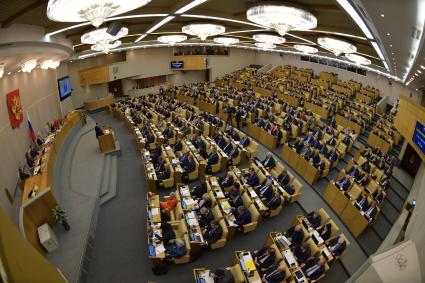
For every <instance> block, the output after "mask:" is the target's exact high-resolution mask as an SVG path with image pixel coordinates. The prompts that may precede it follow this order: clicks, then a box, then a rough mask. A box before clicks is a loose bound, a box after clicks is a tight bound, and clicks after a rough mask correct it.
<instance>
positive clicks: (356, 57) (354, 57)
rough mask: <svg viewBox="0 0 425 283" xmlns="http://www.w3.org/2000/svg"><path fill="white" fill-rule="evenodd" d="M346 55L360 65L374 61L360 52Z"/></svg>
mask: <svg viewBox="0 0 425 283" xmlns="http://www.w3.org/2000/svg"><path fill="white" fill-rule="evenodd" d="M345 57H346V58H347V59H348V60H350V61H351V62H354V63H356V64H359V65H370V64H372V61H370V60H369V59H367V58H366V57H363V56H360V55H358V54H350V53H349V54H345Z"/></svg>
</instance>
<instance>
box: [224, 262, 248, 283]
mask: <svg viewBox="0 0 425 283" xmlns="http://www.w3.org/2000/svg"><path fill="white" fill-rule="evenodd" d="M227 270H229V271H230V272H231V273H232V275H233V278H234V280H235V283H244V282H245V276H244V274H243V271H242V269H241V267H240V265H239V263H237V264H235V265H232V266H231V267H228V268H227Z"/></svg>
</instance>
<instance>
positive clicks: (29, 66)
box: [21, 59, 37, 73]
mask: <svg viewBox="0 0 425 283" xmlns="http://www.w3.org/2000/svg"><path fill="white" fill-rule="evenodd" d="M36 66H37V59H30V60H28V61H25V62H24V63H22V65H21V70H22V72H24V73H31V71H32V70H33V69H34V68H35V67H36Z"/></svg>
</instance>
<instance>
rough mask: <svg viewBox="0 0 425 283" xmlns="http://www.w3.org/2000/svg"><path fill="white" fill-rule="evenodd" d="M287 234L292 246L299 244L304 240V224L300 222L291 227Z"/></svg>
mask: <svg viewBox="0 0 425 283" xmlns="http://www.w3.org/2000/svg"><path fill="white" fill-rule="evenodd" d="M285 236H286V237H287V238H288V240H289V241H290V242H291V246H292V247H296V246H299V245H300V244H301V243H302V241H303V240H304V231H303V227H302V224H298V225H295V226H293V227H291V228H289V229H288V230H287V231H286V233H285Z"/></svg>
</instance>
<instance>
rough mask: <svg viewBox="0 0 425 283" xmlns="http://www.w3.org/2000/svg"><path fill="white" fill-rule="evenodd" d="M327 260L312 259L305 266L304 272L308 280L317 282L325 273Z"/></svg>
mask: <svg viewBox="0 0 425 283" xmlns="http://www.w3.org/2000/svg"><path fill="white" fill-rule="evenodd" d="M325 263H326V261H325V259H324V258H317V257H316V258H310V259H308V260H307V262H306V263H305V264H304V265H303V267H302V270H303V272H304V275H305V276H306V277H307V279H308V280H315V279H317V278H319V277H320V276H321V275H322V274H323V273H325Z"/></svg>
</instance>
